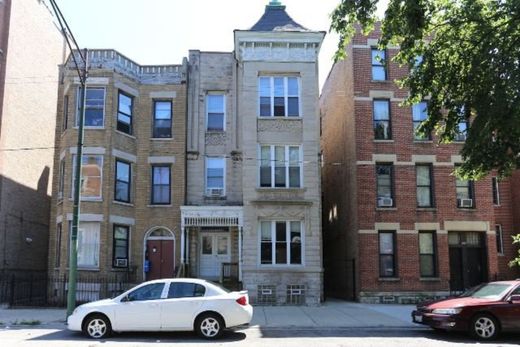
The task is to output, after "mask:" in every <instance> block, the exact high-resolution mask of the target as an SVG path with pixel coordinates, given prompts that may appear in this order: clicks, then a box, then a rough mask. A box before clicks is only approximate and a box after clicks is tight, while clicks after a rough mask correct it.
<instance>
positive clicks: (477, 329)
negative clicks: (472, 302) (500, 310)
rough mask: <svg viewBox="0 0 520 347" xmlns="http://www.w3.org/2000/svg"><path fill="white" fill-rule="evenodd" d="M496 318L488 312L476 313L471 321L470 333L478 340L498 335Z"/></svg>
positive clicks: (490, 338) (489, 338)
mask: <svg viewBox="0 0 520 347" xmlns="http://www.w3.org/2000/svg"><path fill="white" fill-rule="evenodd" d="M498 331H499V326H498V323H497V320H496V319H495V318H494V317H492V316H490V315H488V314H478V315H476V316H475V317H474V318H473V320H472V321H471V326H470V332H471V335H473V336H474V337H476V338H477V339H479V340H492V339H494V338H495V337H496V336H497V335H498Z"/></svg>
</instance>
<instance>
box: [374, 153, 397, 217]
mask: <svg viewBox="0 0 520 347" xmlns="http://www.w3.org/2000/svg"><path fill="white" fill-rule="evenodd" d="M381 166H388V167H390V194H391V196H390V198H391V199H392V206H380V205H379V198H387V197H385V196H381V197H380V196H379V180H378V179H377V178H378V168H379V167H381ZM375 169H376V206H377V208H393V207H395V205H396V204H395V171H394V164H393V163H376V165H375Z"/></svg>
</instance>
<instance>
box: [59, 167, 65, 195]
mask: <svg viewBox="0 0 520 347" xmlns="http://www.w3.org/2000/svg"><path fill="white" fill-rule="evenodd" d="M59 170H60V171H59V176H58V202H60V201H62V200H63V196H64V195H65V158H61V159H60V166H59Z"/></svg>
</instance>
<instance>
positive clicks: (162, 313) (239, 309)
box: [67, 278, 253, 339]
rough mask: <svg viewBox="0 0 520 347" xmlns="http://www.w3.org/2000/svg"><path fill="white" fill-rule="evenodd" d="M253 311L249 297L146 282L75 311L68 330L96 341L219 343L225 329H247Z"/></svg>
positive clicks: (195, 284) (196, 285) (186, 282)
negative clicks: (140, 334) (114, 336)
mask: <svg viewBox="0 0 520 347" xmlns="http://www.w3.org/2000/svg"><path fill="white" fill-rule="evenodd" d="M252 317H253V307H252V306H251V305H250V304H249V296H248V294H247V291H242V292H229V291H228V290H226V289H224V288H222V287H220V286H218V285H216V284H214V283H211V282H208V281H205V280H201V279H191V278H176V279H161V280H154V281H149V282H144V283H142V284H140V285H138V286H136V287H134V288H132V289H130V290H128V291H127V292H125V293H123V294H121V295H119V296H117V297H115V298H114V299H105V300H100V301H94V302H90V303H88V304H84V305H81V306H78V307H77V308H76V309H75V310H74V312H73V313H72V315H70V316H69V317H68V318H67V325H68V329H69V330H73V331H83V332H84V333H85V334H87V335H88V336H90V337H92V338H95V339H99V338H103V337H107V336H108V335H109V334H110V333H111V332H112V331H116V332H123V331H192V330H195V331H196V332H197V333H198V334H199V335H200V336H202V337H204V338H208V339H211V338H217V337H219V336H220V335H221V334H222V331H223V329H225V328H231V327H236V326H239V325H245V324H249V322H251V318H252Z"/></svg>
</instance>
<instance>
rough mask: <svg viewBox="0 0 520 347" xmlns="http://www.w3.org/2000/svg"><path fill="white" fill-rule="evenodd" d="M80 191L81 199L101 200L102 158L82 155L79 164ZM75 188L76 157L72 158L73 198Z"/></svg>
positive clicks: (100, 156)
mask: <svg viewBox="0 0 520 347" xmlns="http://www.w3.org/2000/svg"><path fill="white" fill-rule="evenodd" d="M81 165H82V166H81V191H80V195H81V198H82V199H101V187H102V180H103V156H102V155H92V154H84V155H83V160H82V163H81ZM75 187H76V155H73V156H72V189H71V193H72V195H71V197H72V196H74V189H75Z"/></svg>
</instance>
